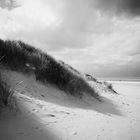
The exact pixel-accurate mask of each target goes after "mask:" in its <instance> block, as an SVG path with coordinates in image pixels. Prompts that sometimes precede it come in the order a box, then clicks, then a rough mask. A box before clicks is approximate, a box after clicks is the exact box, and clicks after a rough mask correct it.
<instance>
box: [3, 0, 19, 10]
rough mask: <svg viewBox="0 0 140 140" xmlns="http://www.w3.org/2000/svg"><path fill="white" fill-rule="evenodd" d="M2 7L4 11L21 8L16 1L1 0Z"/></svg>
mask: <svg viewBox="0 0 140 140" xmlns="http://www.w3.org/2000/svg"><path fill="white" fill-rule="evenodd" d="M0 7H1V8H2V9H8V10H13V9H14V8H17V7H19V5H18V4H17V2H16V1H15V0H0Z"/></svg>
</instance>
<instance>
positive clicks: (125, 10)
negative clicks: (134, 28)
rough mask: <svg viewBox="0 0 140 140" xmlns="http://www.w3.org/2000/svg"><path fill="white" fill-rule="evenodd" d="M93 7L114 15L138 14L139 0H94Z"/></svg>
mask: <svg viewBox="0 0 140 140" xmlns="http://www.w3.org/2000/svg"><path fill="white" fill-rule="evenodd" d="M94 2H95V3H94V5H96V6H95V7H96V8H98V9H100V10H102V11H104V12H107V13H109V14H115V15H129V16H132V17H134V16H139V15H140V1H139V0H96V1H94Z"/></svg>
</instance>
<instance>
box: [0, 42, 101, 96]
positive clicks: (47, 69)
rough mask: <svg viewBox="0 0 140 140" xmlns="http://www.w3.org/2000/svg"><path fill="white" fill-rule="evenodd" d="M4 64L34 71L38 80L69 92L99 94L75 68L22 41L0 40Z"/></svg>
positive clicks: (21, 70)
mask: <svg viewBox="0 0 140 140" xmlns="http://www.w3.org/2000/svg"><path fill="white" fill-rule="evenodd" d="M2 56H4V58H3V60H2V62H1V63H2V65H4V66H6V67H8V68H9V69H11V70H14V71H19V72H24V73H27V72H32V73H34V74H35V76H36V80H39V81H41V82H43V83H47V82H49V83H51V84H53V85H55V86H57V87H58V88H59V89H61V90H64V91H66V92H67V93H69V94H71V95H74V96H78V97H82V95H83V93H87V94H90V95H92V96H94V97H95V98H97V97H98V94H97V93H96V92H95V90H94V88H93V87H91V86H90V85H89V83H88V82H87V81H86V80H85V79H84V77H82V76H81V75H80V74H79V73H77V72H76V71H75V70H73V68H70V67H67V66H66V65H65V66H64V64H63V63H60V62H58V61H56V60H55V59H54V58H53V57H51V56H50V55H48V54H46V53H44V52H42V51H41V50H39V49H36V48H34V47H32V46H30V45H28V44H25V43H23V42H21V41H9V40H6V41H3V40H0V57H2Z"/></svg>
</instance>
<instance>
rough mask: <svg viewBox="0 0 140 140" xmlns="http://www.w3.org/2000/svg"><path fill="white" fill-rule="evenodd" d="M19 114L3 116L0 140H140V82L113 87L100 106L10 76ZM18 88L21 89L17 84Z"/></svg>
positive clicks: (115, 83) (30, 79)
mask: <svg viewBox="0 0 140 140" xmlns="http://www.w3.org/2000/svg"><path fill="white" fill-rule="evenodd" d="M10 78H11V80H10V82H11V85H12V87H13V88H14V90H15V94H14V98H15V100H16V109H12V110H9V109H8V108H7V109H4V111H3V112H1V116H0V140H139V138H140V82H122V81H121V82H119V81H113V82H112V83H113V87H114V89H115V90H116V91H117V92H118V93H119V95H117V94H110V93H108V92H106V93H105V92H101V93H100V95H101V96H102V102H99V101H97V100H96V99H93V98H91V97H88V96H84V98H83V99H82V100H80V99H76V98H74V97H71V96H67V95H66V94H65V93H64V92H62V91H60V90H58V89H57V88H55V87H52V86H51V85H47V86H45V85H42V84H41V83H39V82H36V81H35V80H34V77H33V76H25V75H22V74H19V73H15V72H11V73H10ZM19 82H20V84H19V85H18V84H17V83H19Z"/></svg>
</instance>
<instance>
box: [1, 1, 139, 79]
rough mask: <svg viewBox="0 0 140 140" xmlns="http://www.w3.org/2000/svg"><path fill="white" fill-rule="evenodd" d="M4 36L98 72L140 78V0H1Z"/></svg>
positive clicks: (96, 73)
mask: <svg viewBox="0 0 140 140" xmlns="http://www.w3.org/2000/svg"><path fill="white" fill-rule="evenodd" d="M0 38H2V39H16V40H22V41H25V42H26V43H29V44H31V45H35V46H36V47H38V48H40V49H43V50H44V51H46V52H48V53H49V54H51V55H53V56H54V57H55V58H57V59H60V60H63V61H65V62H66V63H68V64H70V65H72V66H74V67H75V68H77V69H78V70H80V71H82V72H86V73H90V74H93V75H94V76H96V77H104V76H109V77H110V76H111V77H116V76H118V77H140V0H16V3H15V2H13V1H11V0H0Z"/></svg>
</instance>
